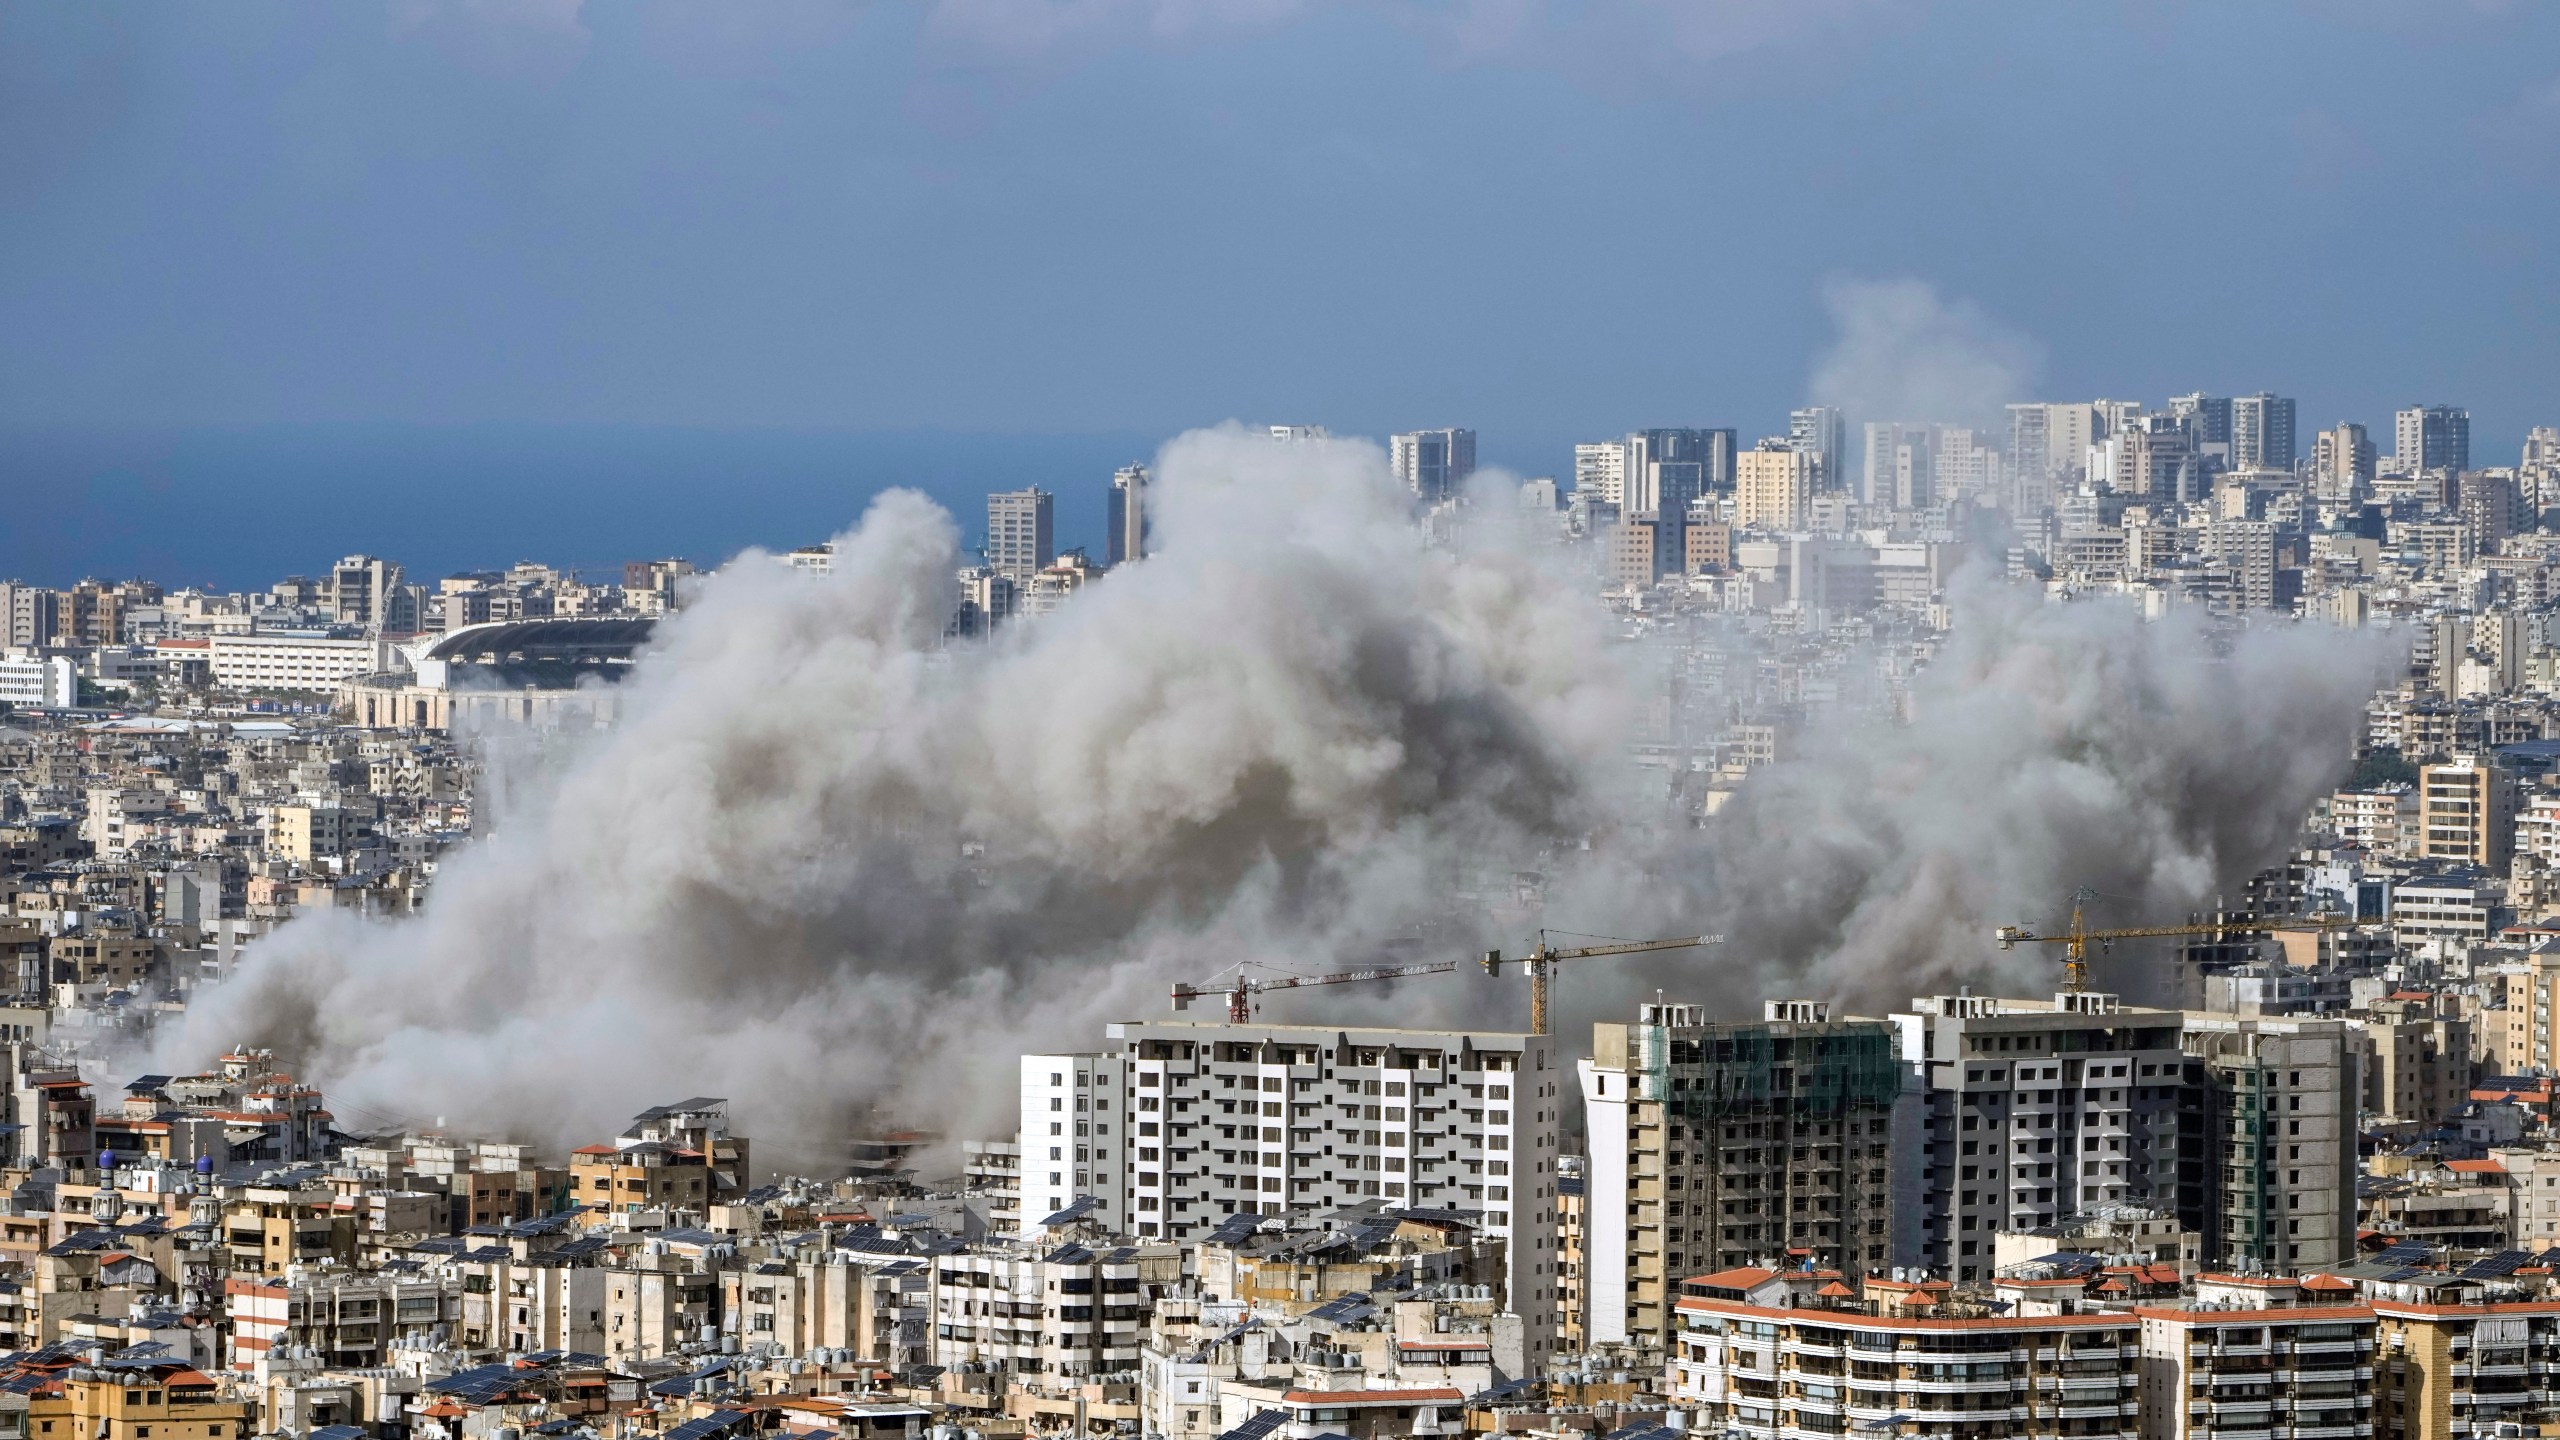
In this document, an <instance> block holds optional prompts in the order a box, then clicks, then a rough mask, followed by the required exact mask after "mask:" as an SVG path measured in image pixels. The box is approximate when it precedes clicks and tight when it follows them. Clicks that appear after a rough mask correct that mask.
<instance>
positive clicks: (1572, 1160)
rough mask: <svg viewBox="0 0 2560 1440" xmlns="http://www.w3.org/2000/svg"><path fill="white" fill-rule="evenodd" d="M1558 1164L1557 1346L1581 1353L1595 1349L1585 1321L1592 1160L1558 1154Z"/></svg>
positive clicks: (1564, 1349) (1562, 1352)
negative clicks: (1590, 1169) (1584, 1302)
mask: <svg viewBox="0 0 2560 1440" xmlns="http://www.w3.org/2000/svg"><path fill="white" fill-rule="evenodd" d="M1556 1165H1557V1170H1558V1173H1557V1175H1556V1346H1557V1350H1558V1352H1559V1353H1561V1354H1566V1355H1579V1354H1582V1353H1583V1352H1584V1351H1586V1350H1588V1349H1590V1348H1591V1342H1590V1338H1589V1334H1590V1332H1589V1331H1588V1330H1587V1329H1586V1328H1585V1326H1584V1324H1583V1297H1584V1294H1585V1289H1586V1277H1587V1274H1588V1269H1589V1261H1588V1258H1587V1256H1588V1253H1589V1252H1588V1251H1587V1250H1586V1248H1585V1246H1586V1243H1587V1241H1586V1237H1587V1235H1588V1234H1589V1231H1588V1229H1587V1226H1588V1223H1589V1222H1588V1216H1589V1205H1588V1203H1587V1195H1588V1191H1589V1188H1590V1174H1589V1161H1588V1160H1587V1159H1586V1158H1585V1157H1583V1156H1579V1155H1564V1156H1559V1157H1557V1160H1556Z"/></svg>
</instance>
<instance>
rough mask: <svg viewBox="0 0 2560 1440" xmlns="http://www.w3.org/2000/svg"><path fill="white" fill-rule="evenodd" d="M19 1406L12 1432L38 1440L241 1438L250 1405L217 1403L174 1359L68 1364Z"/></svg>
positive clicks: (216, 1395)
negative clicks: (16, 1429) (102, 1364)
mask: <svg viewBox="0 0 2560 1440" xmlns="http://www.w3.org/2000/svg"><path fill="white" fill-rule="evenodd" d="M21 1403H22V1404H23V1405H24V1407H25V1408H24V1410H23V1412H22V1414H21V1416H20V1417H19V1419H18V1423H19V1424H20V1425H21V1426H23V1427H24V1428H23V1429H22V1430H21V1431H20V1432H19V1433H21V1434H23V1435H27V1436H33V1437H39V1440H71V1437H81V1436H99V1437H107V1436H112V1437H114V1440H127V1437H131V1440H242V1437H244V1436H246V1435H247V1434H248V1433H249V1406H248V1405H247V1404H246V1403H245V1402H244V1401H240V1400H226V1399H224V1398H223V1396H222V1392H221V1387H220V1386H219V1384H218V1383H217V1382H216V1381H215V1380H214V1378H213V1377H212V1376H210V1375H207V1374H205V1373H204V1372H203V1371H201V1370H198V1369H196V1368H195V1367H194V1366H192V1365H189V1364H187V1363H186V1362H185V1361H184V1360H181V1359H174V1358H170V1359H151V1360H136V1361H121V1360H120V1361H118V1362H117V1363H116V1364H115V1365H114V1366H113V1367H111V1368H93V1367H90V1366H85V1365H84V1366H75V1367H73V1368H72V1369H70V1370H67V1371H64V1372H63V1374H62V1382H61V1384H59V1385H47V1386H43V1387H41V1388H39V1389H36V1390H34V1391H33V1392H32V1393H30V1394H28V1395H27V1397H26V1399H25V1400H24V1401H23V1402H21Z"/></svg>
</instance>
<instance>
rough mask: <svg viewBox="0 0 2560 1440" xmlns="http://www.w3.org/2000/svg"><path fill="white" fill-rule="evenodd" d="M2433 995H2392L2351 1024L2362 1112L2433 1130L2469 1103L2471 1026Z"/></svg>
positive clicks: (2472, 1067) (2471, 1067)
mask: <svg viewBox="0 0 2560 1440" xmlns="http://www.w3.org/2000/svg"><path fill="white" fill-rule="evenodd" d="M2438 1003H2439V1002H2438V1001H2437V1000H2436V999H2435V997H2433V996H2431V995H2410V996H2407V997H2401V996H2393V997H2390V998H2386V999H2383V1000H2379V1001H2376V1002H2374V1003H2373V1004H2372V1005H2370V1006H2368V1007H2366V1012H2365V1014H2363V1015H2362V1016H2359V1017H2357V1018H2355V1019H2352V1020H2349V1021H2348V1022H2346V1023H2348V1024H2349V1025H2352V1026H2354V1027H2355V1029H2356V1031H2357V1033H2358V1035H2359V1037H2360V1045H2361V1048H2362V1050H2363V1052H2364V1053H2363V1055H2362V1056H2361V1057H2360V1059H2359V1060H2358V1062H2357V1063H2358V1068H2357V1073H2358V1075H2359V1076H2360V1077H2362V1079H2363V1081H2364V1091H2363V1103H2364V1108H2365V1109H2367V1110H2370V1111H2372V1112H2374V1113H2375V1114H2376V1115H2379V1116H2381V1117H2383V1118H2384V1119H2387V1120H2397V1121H2402V1122H2406V1123H2410V1124H2419V1125H2432V1124H2434V1123H2436V1122H2437V1121H2440V1120H2442V1119H2444V1118H2445V1117H2446V1116H2448V1115H2450V1114H2452V1113H2453V1112H2454V1110H2455V1108H2456V1107H2458V1106H2460V1105H2461V1104H2462V1102H2463V1101H2464V1100H2466V1099H2468V1098H2470V1094H2471V1079H2472V1072H2473V1070H2474V1068H2475V1063H2474V1058H2473V1054H2472V1045H2471V1022H2470V1021H2469V1020H2466V1019H2463V1018H2461V1017H2459V1016H2456V1015H2448V1014H2444V1013H2441V1012H2440V1011H2439V1010H2438V1008H2437V1007H2438Z"/></svg>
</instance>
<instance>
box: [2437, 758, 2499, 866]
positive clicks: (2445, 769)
mask: <svg viewBox="0 0 2560 1440" xmlns="http://www.w3.org/2000/svg"><path fill="white" fill-rule="evenodd" d="M2515 797H2516V778H2515V775H2514V772H2512V771H2510V770H2508V769H2507V768H2506V767H2505V766H2503V765H2501V764H2499V763H2498V760H2497V757H2496V756H2495V755H2494V754H2491V755H2456V756H2453V757H2451V758H2449V759H2447V760H2445V761H2444V762H2443V763H2441V764H2436V765H2425V766H2421V767H2419V770H2418V823H2419V825H2420V826H2421V827H2423V828H2422V830H2421V839H2420V841H2419V854H2420V855H2421V856H2422V857H2424V858H2426V859H2431V860H2453V861H2458V862H2460V863H2463V864H2466V865H2477V866H2479V867H2480V868H2481V869H2484V870H2487V871H2489V872H2491V873H2492V874H2497V875H2503V874H2505V873H2506V871H2507V862H2508V860H2510V859H2511V858H2513V856H2514V845H2515V829H2516V823H2515Z"/></svg>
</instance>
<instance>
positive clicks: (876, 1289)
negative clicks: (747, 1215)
mask: <svg viewBox="0 0 2560 1440" xmlns="http://www.w3.org/2000/svg"><path fill="white" fill-rule="evenodd" d="M719 1279H720V1297H721V1298H720V1323H721V1328H722V1331H723V1333H724V1334H729V1335H734V1336H736V1337H737V1340H738V1343H739V1344H740V1345H741V1346H751V1345H771V1346H775V1347H777V1348H779V1349H780V1351H781V1352H782V1353H783V1354H786V1355H806V1354H808V1353H809V1352H810V1351H812V1350H818V1349H826V1350H843V1351H847V1352H849V1353H850V1354H851V1355H852V1356H853V1357H854V1358H856V1359H859V1360H863V1361H867V1362H869V1363H872V1364H876V1365H889V1366H896V1367H899V1368H904V1367H906V1366H909V1365H918V1364H925V1363H929V1360H930V1357H931V1355H932V1354H933V1353H934V1352H933V1351H932V1350H930V1349H928V1348H926V1347H924V1346H923V1345H921V1344H919V1343H917V1342H920V1341H921V1340H923V1338H924V1331H925V1322H926V1320H927V1318H928V1315H929V1313H930V1311H929V1306H930V1299H929V1297H930V1294H931V1291H932V1286H933V1275H932V1270H931V1263H930V1262H929V1261H926V1260H920V1259H907V1258H891V1257H882V1258H881V1259H880V1260H879V1261H878V1262H876V1263H860V1262H856V1261H851V1260H846V1259H843V1258H840V1257H839V1258H833V1259H826V1260H791V1261H782V1260H768V1261H765V1262H764V1263H762V1264H759V1265H756V1266H754V1267H752V1268H747V1269H728V1270H722V1271H720V1272H719Z"/></svg>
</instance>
